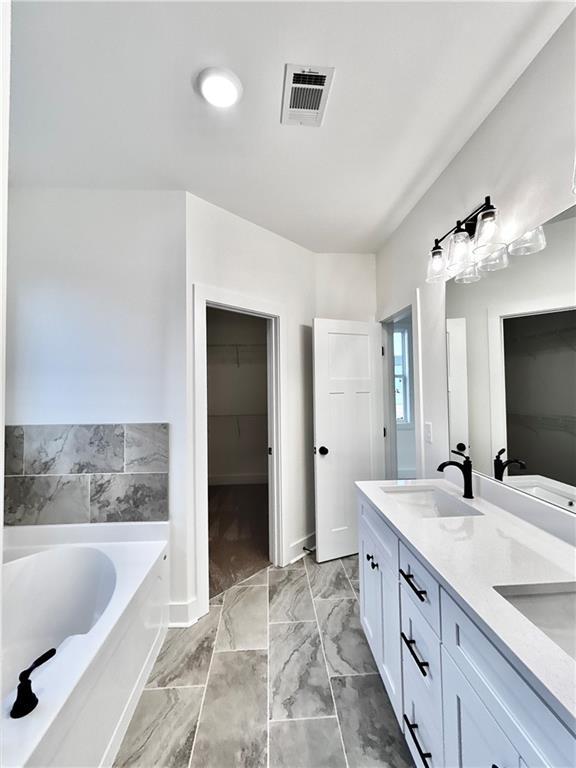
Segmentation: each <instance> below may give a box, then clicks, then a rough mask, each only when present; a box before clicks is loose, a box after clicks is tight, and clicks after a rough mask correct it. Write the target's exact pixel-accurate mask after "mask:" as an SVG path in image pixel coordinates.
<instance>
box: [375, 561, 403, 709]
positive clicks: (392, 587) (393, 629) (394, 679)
mask: <svg viewBox="0 0 576 768" xmlns="http://www.w3.org/2000/svg"><path fill="white" fill-rule="evenodd" d="M378 570H379V572H380V585H381V586H380V598H381V608H380V611H381V614H382V641H381V653H380V656H379V657H377V658H376V663H377V664H378V669H379V671H380V675H381V677H382V680H383V682H384V685H385V687H386V691H387V692H388V696H389V698H390V702H391V704H392V707H393V708H394V713H395V714H396V718H397V720H398V722H402V661H401V657H402V653H401V648H400V642H401V641H400V585H399V584H398V575H397V573H396V572H395V571H392V570H391V569H390V568H388V567H387V566H386V565H385V566H383V567H379V569H378Z"/></svg>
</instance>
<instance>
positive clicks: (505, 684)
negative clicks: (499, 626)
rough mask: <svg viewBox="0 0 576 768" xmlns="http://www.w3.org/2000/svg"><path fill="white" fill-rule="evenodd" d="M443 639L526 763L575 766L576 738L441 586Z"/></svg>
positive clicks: (553, 767)
mask: <svg viewBox="0 0 576 768" xmlns="http://www.w3.org/2000/svg"><path fill="white" fill-rule="evenodd" d="M441 602H442V642H443V644H444V648H445V649H446V651H448V653H449V654H450V656H451V658H452V659H453V661H454V662H455V663H456V664H457V666H458V667H459V669H460V670H461V671H462V672H463V674H464V676H465V677H466V678H467V680H468V682H469V683H470V684H471V685H472V687H473V688H474V690H475V691H476V693H477V695H478V696H479V698H480V699H481V700H482V702H483V703H484V705H485V706H486V707H487V709H488V710H489V711H490V713H491V714H492V716H493V717H494V718H495V719H496V720H497V722H498V723H499V725H500V727H501V728H502V729H503V731H504V732H505V733H506V735H507V737H508V738H509V739H510V741H511V742H512V743H513V744H514V746H515V747H516V749H517V750H518V751H519V753H520V755H521V756H522V759H523V760H524V762H525V763H526V764H527V765H530V766H532V765H534V766H539V768H542V767H543V766H546V767H547V768H565V766H572V765H576V739H575V738H574V736H573V735H572V734H571V733H570V731H568V729H567V728H566V727H565V726H564V725H563V724H562V723H561V722H560V721H559V720H558V718H557V717H556V715H554V713H553V712H552V710H551V709H549V708H548V706H547V705H546V704H545V703H544V702H543V701H542V700H541V699H540V698H539V696H538V695H537V694H536V693H535V692H534V691H533V690H532V688H531V687H530V686H529V685H528V683H526V681H525V680H524V679H523V678H522V677H521V676H520V675H519V674H518V672H516V670H515V669H514V667H513V666H512V665H511V664H510V663H509V662H508V661H507V660H506V659H505V658H504V656H502V654H501V653H500V651H498V650H497V648H496V647H495V646H494V645H493V644H492V643H491V642H490V640H488V638H487V637H486V635H484V633H483V632H482V631H481V630H480V629H479V628H478V627H477V626H476V624H475V623H474V622H473V621H472V620H471V619H470V618H469V617H468V616H467V615H466V613H465V612H464V611H463V610H462V609H461V608H460V607H459V606H458V605H457V604H456V602H455V601H454V600H453V599H452V598H451V597H450V596H449V595H448V594H447V593H446V592H445V591H444V590H443V589H442V590H441Z"/></svg>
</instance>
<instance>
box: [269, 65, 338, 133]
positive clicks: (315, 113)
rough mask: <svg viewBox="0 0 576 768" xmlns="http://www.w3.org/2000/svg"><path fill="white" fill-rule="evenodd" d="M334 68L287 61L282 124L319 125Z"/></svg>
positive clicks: (315, 126) (314, 126)
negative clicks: (304, 65)
mask: <svg viewBox="0 0 576 768" xmlns="http://www.w3.org/2000/svg"><path fill="white" fill-rule="evenodd" d="M333 77H334V67H303V66H301V65H299V64H286V69H285V73H284V95H283V97H282V118H281V120H280V122H281V123H283V124H284V125H307V126H310V127H312V128H318V127H319V126H320V125H322V120H323V118H324V111H325V109H326V102H327V101H328V94H329V92H330V86H331V85H332V78H333Z"/></svg>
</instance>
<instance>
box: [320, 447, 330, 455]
mask: <svg viewBox="0 0 576 768" xmlns="http://www.w3.org/2000/svg"><path fill="white" fill-rule="evenodd" d="M318 453H319V454H320V456H326V454H327V453H328V448H326V446H325V445H321V446H320V448H319V449H318Z"/></svg>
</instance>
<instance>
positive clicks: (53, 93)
mask: <svg viewBox="0 0 576 768" xmlns="http://www.w3.org/2000/svg"><path fill="white" fill-rule="evenodd" d="M571 7H572V4H571V3H548V2H540V3H525V2H511V3H505V2H483V3H467V2H461V3H458V2H446V3H441V2H438V3H434V2H424V3H416V2H414V3H406V2H405V3H378V2H373V3H360V2H352V3H328V2H324V3H320V2H319V3H314V2H307V3H296V2H294V3H292V2H288V3H274V2H270V3H243V2H233V3H219V2H211V3H210V2H209V3H193V2H188V3H187V2H176V3H166V2H164V3H151V2H129V3H117V2H108V3H87V2H65V3H61V4H56V3H50V2H40V3H26V2H25V3H18V2H17V3H15V5H14V10H13V37H12V47H13V65H12V66H13V69H12V73H13V75H12V94H11V110H12V116H11V117H12V123H11V135H10V145H11V159H10V162H11V166H10V169H11V171H10V172H11V183H12V184H14V185H21V186H31V185H40V186H66V187H70V186H80V187H100V188H146V189H148V188H149V189H185V190H188V191H190V192H192V193H194V194H196V195H199V196H200V197H203V198H205V199H207V200H209V201H211V202H213V203H216V204H218V205H220V206H222V207H224V208H227V209H228V210H230V211H233V212H234V213H237V214H239V215H240V216H243V217H245V218H246V219H249V220H251V221H253V222H256V223H257V224H260V225H261V226H264V227H266V228H268V229H271V230H273V231H274V232H278V233H279V234H281V235H283V236H285V237H287V238H289V239H290V240H293V241H295V242H297V243H300V244H302V245H304V246H306V247H307V248H310V249H312V250H315V251H327V252H330V251H334V252H336V251H339V252H370V251H373V250H375V249H376V248H377V247H378V245H379V244H381V243H382V241H383V240H384V239H385V238H386V237H387V236H388V235H389V234H390V233H391V232H392V231H393V230H394V228H395V227H396V226H398V224H399V223H400V222H401V220H402V219H403V218H404V216H405V215H406V214H407V213H408V211H409V210H410V209H411V208H412V207H413V206H414V204H415V203H416V202H417V201H418V199H419V198H420V197H421V196H422V194H423V193H424V192H425V191H426V189H427V188H428V187H429V186H430V184H431V183H432V182H433V181H434V180H435V179H436V178H437V176H438V175H439V173H440V172H441V171H442V170H443V169H444V168H445V167H446V165H447V164H448V163H449V161H450V160H451V159H452V158H453V157H454V155H455V154H456V153H457V152H458V150H459V149H460V148H461V147H462V146H463V145H464V143H465V142H466V141H467V140H468V138H469V137H470V136H471V134H472V133H473V132H474V130H475V129H476V128H477V127H478V125H479V124H480V123H481V121H482V120H483V119H484V118H485V117H486V116H487V115H488V114H489V112H490V111H491V110H492V109H493V108H494V106H495V105H496V104H497V103H498V101H499V100H500V99H501V98H502V96H503V95H504V94H505V93H506V91H507V90H508V88H509V87H510V86H511V85H512V84H513V82H514V81H515V80H516V78H517V77H518V76H519V75H520V74H521V72H522V71H523V70H524V69H525V68H526V66H527V65H528V64H529V63H530V61H531V60H532V59H533V58H534V56H535V55H536V54H537V52H538V51H539V50H540V49H541V48H542V46H543V45H544V44H545V43H546V41H547V40H548V39H549V37H550V36H551V34H552V33H553V32H554V31H555V29H556V28H557V27H558V26H559V25H560V23H561V22H562V21H563V19H564V18H565V17H566V16H567V14H568V13H569V11H570V9H571ZM287 62H291V63H297V64H311V65H327V66H335V67H336V74H335V79H334V84H333V88H332V94H331V97H330V100H329V102H328V108H327V112H326V117H325V121H324V126H323V127H321V128H298V127H293V126H283V125H280V104H281V94H282V78H283V70H284V64H285V63H287ZM209 65H221V66H225V67H229V68H230V69H233V70H234V71H235V72H236V73H237V74H238V75H239V77H240V78H241V80H242V82H243V84H244V97H243V99H242V101H241V102H240V103H239V104H238V105H237V106H236V107H234V108H233V109H232V110H230V111H228V112H220V111H217V110H214V108H211V107H209V106H208V105H207V104H205V103H204V102H202V100H201V99H200V98H199V97H198V96H197V95H196V93H195V92H194V91H193V89H192V87H191V78H192V77H193V76H194V75H195V74H196V73H197V72H198V71H199V70H200V69H202V68H203V67H206V66H209Z"/></svg>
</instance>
